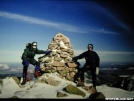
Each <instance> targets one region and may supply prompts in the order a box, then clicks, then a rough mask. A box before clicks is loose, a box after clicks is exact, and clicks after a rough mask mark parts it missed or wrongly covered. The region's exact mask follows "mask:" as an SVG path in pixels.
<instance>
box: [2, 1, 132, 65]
mask: <svg viewBox="0 0 134 101" xmlns="http://www.w3.org/2000/svg"><path fill="white" fill-rule="evenodd" d="M118 3H119V2H118ZM117 6H118V5H109V3H107V2H105V1H103V2H97V1H96V2H94V1H88V0H87V1H83V0H78V1H76V0H75V1H74V0H72V1H71V0H63V1H61V0H56V1H55V0H0V63H6V62H20V63H21V58H20V57H21V55H22V53H23V50H24V48H25V45H26V43H29V42H30V43H32V42H33V41H36V42H37V43H38V49H41V50H47V48H48V45H49V43H50V42H51V41H52V38H53V37H55V35H56V34H57V33H58V32H61V33H62V34H64V35H65V36H67V37H68V38H69V39H70V41H71V44H72V45H73V49H74V51H75V55H79V54H80V53H82V52H84V51H85V50H87V45H88V44H89V43H92V44H93V45H94V51H96V52H97V53H98V55H99V56H100V60H101V62H122V63H124V62H134V44H133V43H134V30H133V26H132V25H131V23H132V22H131V21H130V19H129V16H124V15H130V14H131V12H133V11H131V12H130V11H129V12H128V13H129V14H127V13H126V14H124V12H125V10H127V9H125V8H124V11H123V12H121V11H120V9H119V6H118V7H117ZM123 14H124V15H123ZM128 19H129V20H128ZM127 21H129V22H127ZM39 56H41V55H36V57H35V59H37V58H38V57H39Z"/></svg>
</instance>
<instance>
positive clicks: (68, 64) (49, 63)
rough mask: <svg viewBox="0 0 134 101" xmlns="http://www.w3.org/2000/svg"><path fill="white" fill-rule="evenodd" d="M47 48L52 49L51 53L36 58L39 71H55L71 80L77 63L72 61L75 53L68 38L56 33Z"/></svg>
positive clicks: (75, 71)
mask: <svg viewBox="0 0 134 101" xmlns="http://www.w3.org/2000/svg"><path fill="white" fill-rule="evenodd" d="M47 50H52V52H51V54H49V55H44V56H41V57H39V58H38V61H39V62H40V64H41V65H40V68H41V71H42V72H44V73H55V72H57V73H58V74H59V75H58V76H59V77H61V78H65V79H67V80H69V81H73V80H74V75H75V74H76V73H77V68H76V67H77V65H76V64H75V63H74V62H73V61H72V57H74V56H75V55H74V50H73V46H72V45H71V42H70V39H69V38H68V37H66V36H65V35H63V34H62V33H57V34H56V36H55V37H54V38H53V39H52V41H51V43H50V44H49V45H48V49H47Z"/></svg>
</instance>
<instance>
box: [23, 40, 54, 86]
mask: <svg viewBox="0 0 134 101" xmlns="http://www.w3.org/2000/svg"><path fill="white" fill-rule="evenodd" d="M51 52H52V51H44V50H39V49H38V48H37V42H33V43H32V44H31V43H28V44H26V48H25V49H24V52H23V54H22V58H21V59H22V60H23V61H22V64H23V74H22V76H23V81H22V85H24V84H25V83H26V79H27V69H28V66H29V64H32V65H34V66H35V72H34V76H35V77H38V76H41V73H40V63H39V62H38V61H36V60H35V59H34V57H35V55H36V54H45V55H49V54H50V53H51Z"/></svg>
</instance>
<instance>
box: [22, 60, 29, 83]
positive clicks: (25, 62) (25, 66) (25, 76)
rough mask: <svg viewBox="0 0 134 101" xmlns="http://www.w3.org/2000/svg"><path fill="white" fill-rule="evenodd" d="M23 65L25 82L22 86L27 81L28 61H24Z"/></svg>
mask: <svg viewBox="0 0 134 101" xmlns="http://www.w3.org/2000/svg"><path fill="white" fill-rule="evenodd" d="M22 64H23V73H22V77H23V81H22V83H21V84H22V85H24V84H25V83H26V79H27V69H28V66H29V63H28V61H26V60H23V62H22Z"/></svg>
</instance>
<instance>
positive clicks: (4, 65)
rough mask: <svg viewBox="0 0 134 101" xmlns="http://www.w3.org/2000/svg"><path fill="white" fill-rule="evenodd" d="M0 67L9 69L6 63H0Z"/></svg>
mask: <svg viewBox="0 0 134 101" xmlns="http://www.w3.org/2000/svg"><path fill="white" fill-rule="evenodd" d="M0 69H9V66H8V65H6V64H0Z"/></svg>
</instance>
